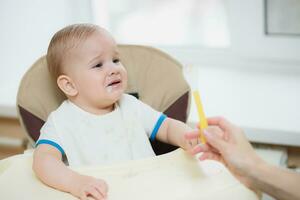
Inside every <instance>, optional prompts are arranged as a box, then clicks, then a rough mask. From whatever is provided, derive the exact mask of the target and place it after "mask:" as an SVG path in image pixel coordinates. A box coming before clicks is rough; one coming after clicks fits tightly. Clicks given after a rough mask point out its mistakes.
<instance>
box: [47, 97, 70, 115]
mask: <svg viewBox="0 0 300 200" xmlns="http://www.w3.org/2000/svg"><path fill="white" fill-rule="evenodd" d="M67 110H69V105H68V100H64V101H63V102H62V103H61V104H60V105H59V106H58V107H57V108H56V109H55V110H53V111H52V112H51V113H50V114H49V116H48V119H49V118H56V117H60V116H66V115H67V113H68V112H67Z"/></svg>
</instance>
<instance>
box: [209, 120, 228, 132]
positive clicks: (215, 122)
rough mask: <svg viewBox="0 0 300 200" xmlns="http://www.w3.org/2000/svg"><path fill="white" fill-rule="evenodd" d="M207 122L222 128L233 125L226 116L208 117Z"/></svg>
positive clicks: (225, 128)
mask: <svg viewBox="0 0 300 200" xmlns="http://www.w3.org/2000/svg"><path fill="white" fill-rule="evenodd" d="M207 123H208V125H210V126H219V127H220V128H221V129H222V130H227V129H228V128H229V127H230V125H231V123H230V122H229V121H228V120H227V119H225V118H224V117H210V118H207Z"/></svg>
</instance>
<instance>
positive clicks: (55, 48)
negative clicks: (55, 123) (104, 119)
mask: <svg viewBox="0 0 300 200" xmlns="http://www.w3.org/2000/svg"><path fill="white" fill-rule="evenodd" d="M47 63H48V69H49V72H50V74H51V76H52V77H53V78H54V79H55V80H56V82H57V84H58V87H59V88H60V89H61V90H62V91H63V92H64V93H65V95H66V96H67V97H68V98H69V99H70V100H71V101H72V102H74V103H75V104H77V105H78V106H80V107H82V108H85V109H86V110H90V111H91V112H94V110H95V109H103V108H106V107H110V106H112V105H113V104H114V103H115V102H116V101H118V100H119V99H120V97H121V95H122V94H123V92H124V90H125V89H126V86H127V72H126V70H125V68H124V67H123V65H122V64H121V63H120V59H119V54H118V50H117V45H116V42H115V41H114V39H113V38H112V36H111V35H110V34H109V33H108V32H107V31H106V30H104V29H103V28H100V27H99V26H96V25H92V24H74V25H71V26H67V27H65V28H63V29H61V30H60V31H58V32H57V33H56V34H55V35H54V36H53V37H52V39H51V42H50V44H49V47H48V52H47Z"/></svg>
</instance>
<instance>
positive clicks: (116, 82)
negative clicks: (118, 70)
mask: <svg viewBox="0 0 300 200" xmlns="http://www.w3.org/2000/svg"><path fill="white" fill-rule="evenodd" d="M120 83H121V80H115V81H112V82H111V83H109V84H108V85H107V87H109V86H115V85H118V84H120Z"/></svg>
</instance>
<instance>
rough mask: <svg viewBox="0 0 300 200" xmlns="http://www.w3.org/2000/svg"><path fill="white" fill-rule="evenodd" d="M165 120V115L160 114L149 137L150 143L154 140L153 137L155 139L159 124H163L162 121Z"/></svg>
mask: <svg viewBox="0 0 300 200" xmlns="http://www.w3.org/2000/svg"><path fill="white" fill-rule="evenodd" d="M166 118H167V116H166V115H165V114H161V115H160V117H159V119H158V120H157V122H156V124H155V126H154V129H153V131H152V133H151V135H150V140H151V141H154V140H155V137H156V134H157V132H158V129H159V128H160V126H161V124H162V123H163V121H164V120H165V119H166Z"/></svg>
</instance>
